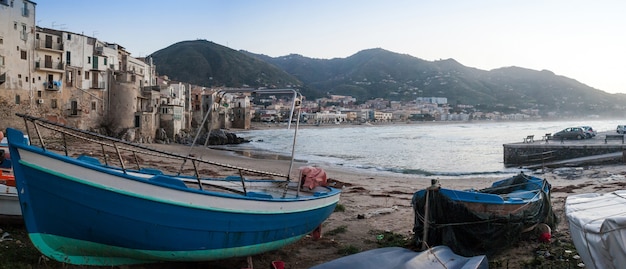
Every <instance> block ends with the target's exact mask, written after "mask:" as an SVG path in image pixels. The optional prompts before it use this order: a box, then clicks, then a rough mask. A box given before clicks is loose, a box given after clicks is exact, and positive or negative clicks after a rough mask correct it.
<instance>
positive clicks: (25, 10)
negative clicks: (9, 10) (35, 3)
mask: <svg viewBox="0 0 626 269" xmlns="http://www.w3.org/2000/svg"><path fill="white" fill-rule="evenodd" d="M29 15H30V10H28V2H26V1H24V7H23V8H22V16H24V17H28V16H29Z"/></svg>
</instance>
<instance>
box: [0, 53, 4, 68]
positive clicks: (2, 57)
mask: <svg viewBox="0 0 626 269" xmlns="http://www.w3.org/2000/svg"><path fill="white" fill-rule="evenodd" d="M3 65H4V56H2V55H0V66H3Z"/></svg>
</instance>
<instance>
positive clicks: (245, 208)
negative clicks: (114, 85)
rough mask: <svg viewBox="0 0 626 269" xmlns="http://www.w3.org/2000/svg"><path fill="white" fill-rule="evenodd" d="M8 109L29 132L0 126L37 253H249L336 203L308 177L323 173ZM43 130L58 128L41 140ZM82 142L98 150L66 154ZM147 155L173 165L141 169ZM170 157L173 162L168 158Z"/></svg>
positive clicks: (140, 257)
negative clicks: (256, 165) (226, 157)
mask: <svg viewBox="0 0 626 269" xmlns="http://www.w3.org/2000/svg"><path fill="white" fill-rule="evenodd" d="M18 116H21V117H23V118H24V119H25V122H26V123H27V128H26V130H31V129H32V126H34V127H35V128H34V129H35V130H36V132H37V135H36V136H30V137H31V145H29V144H27V143H25V142H24V140H23V139H20V138H21V137H23V133H22V132H21V131H19V130H16V129H11V128H9V129H8V131H7V136H8V138H9V150H10V152H11V159H12V160H13V171H14V174H15V179H16V183H17V188H18V192H19V200H20V203H21V208H22V214H23V217H24V221H25V224H26V229H27V231H28V234H29V237H30V239H31V241H32V242H33V244H34V245H35V246H36V247H37V248H38V249H39V251H40V252H42V253H43V254H44V255H46V256H48V257H50V258H53V259H55V260H57V261H61V262H65V263H70V264H77V265H106V266H113V265H122V264H138V263H153V262H162V261H205V260H217V259H225V258H230V257H242V256H243V257H245V256H250V255H254V254H258V253H263V252H266V251H270V250H275V249H279V248H281V247H283V246H286V245H288V244H291V243H294V242H296V241H298V240H299V239H301V238H303V237H304V236H305V235H307V234H309V233H311V232H312V231H314V230H316V228H318V227H319V226H320V225H321V224H322V222H323V221H324V220H326V219H327V218H328V217H329V216H330V214H331V213H332V212H333V211H334V208H335V206H336V204H337V202H338V201H339V196H340V191H339V190H337V189H334V188H331V187H327V186H323V184H322V185H319V184H314V183H315V182H317V183H319V182H320V181H319V180H317V178H315V177H313V178H311V176H314V175H323V176H324V179H325V173H323V171H321V172H320V171H319V168H315V167H305V168H307V169H300V173H299V174H298V176H296V177H291V176H290V175H289V174H279V173H275V172H264V171H258V170H253V169H246V168H243V167H237V166H232V165H228V164H221V163H216V162H212V161H208V160H206V159H203V158H201V156H200V157H194V156H195V155H194V154H189V155H184V156H183V155H177V154H174V153H170V152H164V151H158V150H154V149H150V148H148V147H145V146H142V145H137V144H134V143H129V142H126V141H122V140H118V139H114V138H110V137H105V136H102V135H98V134H95V133H90V132H86V131H83V130H77V129H74V128H70V127H65V126H62V125H60V124H56V123H53V122H49V121H46V120H43V119H38V118H34V117H30V116H27V115H18ZM29 126H31V127H29ZM44 128H47V129H46V130H45V131H47V132H53V131H54V132H60V133H61V135H60V136H59V135H57V136H54V137H56V138H58V139H55V140H51V141H44V139H43V138H42V135H41V133H44V131H43V130H42V129H44ZM296 129H297V128H296ZM33 137H35V139H33ZM82 138H86V140H80V141H78V140H79V139H82ZM85 141H89V142H94V143H98V144H99V145H98V147H96V148H95V149H96V151H97V149H98V148H99V147H101V148H102V151H103V152H102V154H101V155H99V156H95V155H92V156H88V155H85V154H81V155H78V156H75V155H73V154H71V153H72V152H71V151H76V150H77V148H79V146H80V145H82V144H83V143H86V142H85ZM53 142H56V143H60V144H61V145H56V144H53ZM68 142H73V143H72V145H75V146H70V144H68ZM194 142H195V141H194ZM294 142H295V138H294ZM105 148H106V149H105ZM91 150H92V151H94V148H91ZM93 154H95V153H93ZM147 155H151V158H156V157H159V156H162V157H165V158H167V159H166V160H165V161H151V163H153V164H156V165H159V166H160V167H157V168H161V169H163V168H164V167H168V166H169V167H176V168H175V170H178V171H175V172H173V173H170V172H171V171H170V172H168V171H161V170H157V169H156V168H155V167H141V166H142V165H144V163H148V161H146V159H144V158H142V156H147ZM111 156H115V158H112V157H111ZM173 160H180V161H181V163H182V164H178V165H168V163H169V162H172V161H173ZM292 163H293V162H292ZM114 164H119V165H114ZM129 166H132V167H133V168H130V167H129ZM178 167H180V169H178ZM209 167H213V168H215V167H216V168H219V171H220V173H221V174H222V173H224V172H222V170H224V169H233V174H234V175H229V176H226V177H221V178H209V177H204V176H202V175H201V174H202V173H201V172H206V171H207V170H208V169H210V168H209ZM289 170H291V164H290V167H289ZM306 171H309V172H311V174H307V172H306ZM183 172H189V174H190V175H184V174H183ZM277 178H284V179H277ZM292 178H295V180H291V179H292ZM300 181H303V182H304V183H306V184H301V183H300ZM322 183H323V181H322Z"/></svg>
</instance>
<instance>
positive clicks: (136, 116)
mask: <svg viewBox="0 0 626 269" xmlns="http://www.w3.org/2000/svg"><path fill="white" fill-rule="evenodd" d="M139 127H141V118H140V117H139V116H138V115H135V128H139Z"/></svg>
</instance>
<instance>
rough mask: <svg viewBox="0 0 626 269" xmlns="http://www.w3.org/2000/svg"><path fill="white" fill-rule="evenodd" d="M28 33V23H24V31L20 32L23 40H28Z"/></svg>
mask: <svg viewBox="0 0 626 269" xmlns="http://www.w3.org/2000/svg"><path fill="white" fill-rule="evenodd" d="M27 34H28V33H27V32H26V24H23V23H22V32H20V38H22V40H26V37H27V36H28V35H27Z"/></svg>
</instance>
